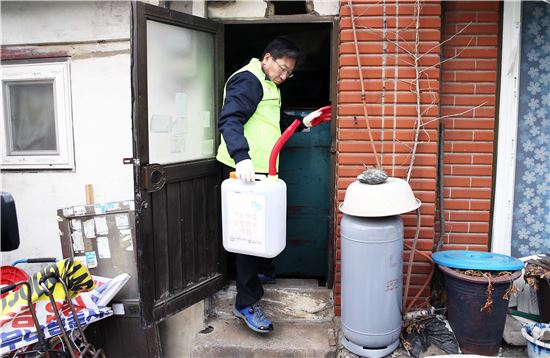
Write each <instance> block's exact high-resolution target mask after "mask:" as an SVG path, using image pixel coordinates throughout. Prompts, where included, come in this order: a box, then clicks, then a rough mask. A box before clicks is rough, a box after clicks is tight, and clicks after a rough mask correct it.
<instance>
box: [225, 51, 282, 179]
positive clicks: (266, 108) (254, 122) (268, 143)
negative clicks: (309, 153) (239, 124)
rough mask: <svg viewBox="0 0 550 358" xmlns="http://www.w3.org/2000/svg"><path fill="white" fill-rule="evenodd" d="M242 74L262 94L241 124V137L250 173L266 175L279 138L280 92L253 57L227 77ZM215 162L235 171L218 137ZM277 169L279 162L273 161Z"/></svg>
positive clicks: (233, 163)
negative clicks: (248, 74) (251, 78)
mask: <svg viewBox="0 0 550 358" xmlns="http://www.w3.org/2000/svg"><path fill="white" fill-rule="evenodd" d="M243 71H249V72H251V73H252V74H253V75H254V76H256V77H257V78H258V80H259V81H260V83H261V84H262V89H263V93H264V95H263V97H262V100H261V101H260V103H259V104H258V107H257V108H256V112H254V114H253V115H252V117H250V119H248V121H247V122H246V123H245V125H244V136H245V138H246V140H247V142H248V147H249V151H248V155H250V159H251V160H252V163H253V164H254V170H255V171H256V172H257V173H267V172H268V169H269V155H270V154H271V149H273V145H274V144H275V142H276V141H277V139H279V137H280V136H281V127H280V121H281V92H280V90H279V88H278V87H277V85H276V84H275V83H273V82H272V81H270V80H269V79H267V78H266V75H265V73H264V71H262V66H261V62H260V60H258V59H257V58H253V59H251V60H250V62H249V63H248V65H246V66H244V67H243V68H241V69H240V70H238V71H237V72H235V73H234V74H232V75H231V77H233V76H235V75H236V74H237V73H240V72H243ZM231 77H229V79H231ZM229 79H228V81H229ZM225 86H226V87H225V88H224V90H223V98H224V101H225V91H226V89H227V83H226V84H225ZM216 159H217V160H218V161H220V162H222V163H224V164H225V165H228V166H230V167H233V168H235V161H234V160H233V159H232V158H231V156H230V155H229V152H228V151H227V145H226V144H225V140H224V139H223V135H222V136H221V144H220V147H219V148H218V155H217V156H216ZM278 167H279V159H278V158H277V168H278Z"/></svg>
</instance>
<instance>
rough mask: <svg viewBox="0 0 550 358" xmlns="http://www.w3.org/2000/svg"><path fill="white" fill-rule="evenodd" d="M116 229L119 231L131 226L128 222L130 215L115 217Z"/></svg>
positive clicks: (117, 215)
mask: <svg viewBox="0 0 550 358" xmlns="http://www.w3.org/2000/svg"><path fill="white" fill-rule="evenodd" d="M115 222H116V227H117V228H119V229H124V228H127V227H128V226H130V223H129V221H128V214H116V215H115Z"/></svg>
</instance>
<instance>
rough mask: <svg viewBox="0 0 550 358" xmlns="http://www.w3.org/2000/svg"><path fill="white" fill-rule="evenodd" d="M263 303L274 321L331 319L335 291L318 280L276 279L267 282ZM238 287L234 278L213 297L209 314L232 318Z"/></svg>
mask: <svg viewBox="0 0 550 358" xmlns="http://www.w3.org/2000/svg"><path fill="white" fill-rule="evenodd" d="M264 291H265V293H264V297H263V298H262V307H263V309H264V313H265V315H266V317H268V318H269V319H270V320H271V321H273V322H296V321H318V322H329V321H332V319H333V317H334V313H333V309H332V307H333V303H332V291H331V290H329V289H328V288H326V287H319V286H318V284H317V280H305V279H277V283H276V284H271V285H264ZM236 294H237V290H236V288H235V283H234V282H232V283H231V284H230V285H229V286H228V287H227V288H226V289H224V290H221V291H219V292H218V293H216V294H215V295H214V297H213V301H212V307H211V310H210V315H211V316H213V317H218V318H222V319H232V318H233V313H232V307H233V305H234V303H235V295H236Z"/></svg>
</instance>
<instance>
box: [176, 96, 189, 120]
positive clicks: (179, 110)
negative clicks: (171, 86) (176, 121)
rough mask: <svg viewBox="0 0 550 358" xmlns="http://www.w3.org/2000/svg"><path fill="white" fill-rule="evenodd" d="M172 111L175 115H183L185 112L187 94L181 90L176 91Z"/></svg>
mask: <svg viewBox="0 0 550 358" xmlns="http://www.w3.org/2000/svg"><path fill="white" fill-rule="evenodd" d="M174 105H175V108H174V113H175V114H176V115H183V116H184V115H185V113H186V112H187V95H186V94H185V93H183V92H176V99H175V102H174Z"/></svg>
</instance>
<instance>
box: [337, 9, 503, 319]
mask: <svg viewBox="0 0 550 358" xmlns="http://www.w3.org/2000/svg"><path fill="white" fill-rule="evenodd" d="M384 3H385V4H386V29H387V35H388V39H390V40H394V39H395V35H393V34H392V33H393V32H394V31H395V26H396V2H392V1H389V0H388V1H385V2H384ZM384 3H382V2H379V1H375V0H369V1H368V0H363V1H360V0H353V11H354V15H355V17H356V27H357V37H358V41H359V52H360V60H361V64H362V66H363V76H364V79H365V81H364V82H365V85H366V90H367V97H366V98H367V103H368V113H369V123H370V125H371V127H372V129H373V136H374V138H375V141H376V148H377V150H378V151H379V152H380V151H381V149H382V147H383V148H384V153H385V154H384V158H383V164H384V169H385V170H386V171H387V172H388V174H389V175H393V176H396V177H400V178H405V176H406V167H407V165H408V163H409V160H410V158H409V153H410V148H409V147H410V146H411V145H412V138H413V135H414V130H413V128H414V125H415V115H416V110H415V106H414V103H415V101H416V95H415V94H414V93H411V91H409V84H407V83H405V82H404V81H411V80H412V79H414V75H415V73H414V68H413V67H412V66H411V65H410V64H408V63H406V61H410V56H409V55H407V54H406V51H403V50H397V51H398V53H399V58H398V66H397V67H398V68H397V69H398V71H397V74H396V73H395V67H394V65H395V61H396V56H395V53H396V47H395V46H394V45H392V44H391V43H388V47H387V53H386V56H385V61H384V60H383V58H384V54H383V41H382V35H381V32H380V30H382V29H383V27H384V26H383V24H384V23H383V19H384V18H383V4H384ZM398 3H399V9H398V14H399V15H398V17H399V29H400V30H399V38H400V40H399V41H400V44H401V45H402V46H405V47H406V48H408V49H411V46H412V44H413V42H414V37H415V31H414V18H413V2H412V1H409V2H407V1H403V0H401V1H399V2H398ZM341 4H342V6H341V10H340V15H341V21H340V42H339V73H338V125H337V128H338V129H337V144H338V147H337V148H338V160H337V180H336V185H337V198H336V199H337V200H336V201H337V203H338V204H339V203H341V202H342V201H343V198H344V193H345V189H346V188H347V186H348V185H349V184H350V183H351V182H352V181H353V180H354V178H355V177H356V175H357V174H359V173H360V172H361V171H362V170H363V164H366V165H369V166H374V165H375V163H376V162H375V159H374V156H373V152H372V149H371V146H370V143H369V140H368V132H367V130H366V124H365V118H364V115H363V108H362V103H361V92H360V82H359V72H358V66H357V60H356V57H355V48H354V43H353V33H352V29H351V19H350V9H349V6H348V2H347V1H342V3H341ZM499 16H500V7H499V3H498V2H491V1H488V2H459V1H453V2H441V3H440V2H439V1H422V10H421V12H420V32H419V34H420V37H419V39H420V43H419V49H420V51H419V52H420V53H425V55H424V56H423V57H422V60H421V66H422V68H423V69H427V68H428V67H430V66H434V65H435V67H434V68H430V69H427V71H426V74H425V75H423V76H422V77H421V80H420V86H421V88H422V89H423V93H422V94H421V97H420V98H421V101H422V110H423V111H424V110H425V111H426V113H425V114H424V116H423V121H424V122H426V123H427V122H430V121H431V120H434V119H436V118H438V117H442V119H441V120H440V121H437V120H435V121H433V122H431V123H429V124H427V125H426V127H425V131H423V132H422V133H421V135H420V140H421V144H420V145H419V147H418V152H417V155H416V160H415V167H414V170H413V172H412V177H411V180H410V184H411V186H412V188H413V190H414V192H415V195H416V196H417V197H418V198H419V199H420V200H422V221H421V231H420V239H419V241H418V246H417V249H418V250H420V251H422V252H424V253H426V254H428V255H429V254H430V253H431V251H432V248H433V246H434V244H435V243H436V242H437V240H438V237H439V213H438V212H437V210H436V209H437V208H438V206H439V205H438V203H437V200H438V199H437V198H436V188H437V170H436V165H437V161H438V133H437V131H438V122H440V123H442V124H444V126H445V131H444V150H443V157H444V206H445V208H444V217H445V228H444V229H445V230H444V244H445V246H444V248H447V249H469V250H482V251H487V250H488V249H489V225H490V205H491V197H492V189H491V185H492V175H493V159H494V157H493V149H494V140H495V133H494V129H495V111H496V109H495V102H496V88H497V83H496V81H497V62H498V44H499V36H498V32H499V25H498V24H499ZM470 22H471V24H469V23H470ZM468 24H469V25H468ZM465 26H467V28H465V29H464V27H465ZM459 32H460V34H458V35H456V34H457V33H459ZM453 35H456V36H455V37H453V38H452V39H450V38H451V37H452V36H453ZM449 39H450V40H449ZM445 40H449V41H447V42H444V43H443V45H442V46H438V44H440V43H442V41H445ZM440 56H441V58H440ZM453 56H457V57H456V58H453V59H451V58H452V57H453ZM441 60H446V61H445V62H444V63H442V64H441V66H438V65H437V64H438V63H439V61H441ZM384 62H385V64H384ZM384 65H385V71H382V69H383V66H384ZM439 67H441V69H440V68H439ZM383 73H384V74H385V76H383ZM384 77H385V78H384ZM396 77H397V78H399V81H397V82H396V81H395V80H394V79H395V78H396ZM383 84H385V86H383ZM394 85H395V86H396V88H394ZM382 93H384V102H385V106H384V108H383V106H382V103H383V100H382ZM394 98H395V99H396V103H395V105H394ZM434 104H435V106H434ZM438 104H440V108H439V109H438ZM481 104H483V106H482V107H479V108H475V107H476V106H478V105H481ZM394 108H395V111H394ZM474 108H475V109H474ZM394 112H395V116H394ZM462 112H465V113H462ZM383 114H384V115H383ZM457 114H458V115H457ZM454 115H456V116H454ZM394 125H395V128H396V130H395V131H394V130H393V128H394ZM382 126H384V128H385V130H384V141H382V132H383V131H382ZM393 133H395V137H396V138H397V139H399V142H397V143H396V144H395V146H394V141H393V138H392V137H393ZM382 143H383V146H382ZM340 219H341V216H338V217H337V223H336V224H337V228H338V230H337V232H336V237H335V243H336V251H335V255H336V257H335V259H336V261H335V262H336V280H335V287H334V297H335V304H336V307H335V313H336V314H337V315H339V314H340V303H341V285H340V279H341V276H340V268H341V263H340V232H339V223H340ZM403 220H404V222H405V243H406V244H409V245H410V244H411V242H412V238H413V237H414V232H415V215H414V214H407V215H403ZM434 240H435V242H434ZM408 258H409V250H408V249H405V252H404V257H403V259H404V265H403V273H404V274H405V273H406V270H407V261H408ZM430 270H431V264H430V262H429V260H427V259H425V258H423V257H422V256H420V255H417V256H415V260H414V264H413V275H412V280H411V289H410V293H409V302H410V300H411V298H412V297H413V296H414V295H415V294H416V293H417V292H418V291H419V290H420V288H421V286H422V284H423V283H424V282H425V281H426V279H427V277H428V274H429V272H430ZM428 295H429V286H428V288H427V289H425V290H424V291H423V292H422V293H421V295H420V299H419V300H418V301H417V303H416V305H422V304H423V303H425V302H426V298H427V297H428Z"/></svg>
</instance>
